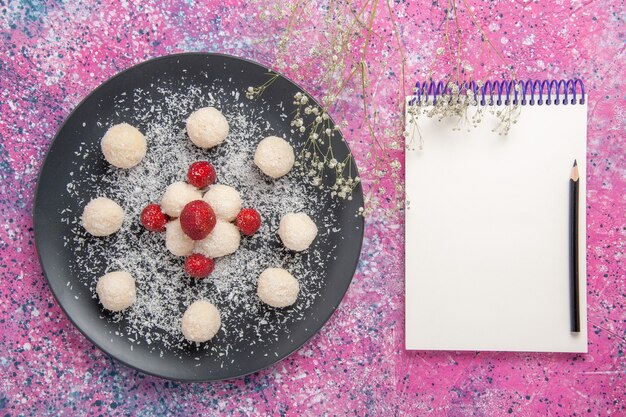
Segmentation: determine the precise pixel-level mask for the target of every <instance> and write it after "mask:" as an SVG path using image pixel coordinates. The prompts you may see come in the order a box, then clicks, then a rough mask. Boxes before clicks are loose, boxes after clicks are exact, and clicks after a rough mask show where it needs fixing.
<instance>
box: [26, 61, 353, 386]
mask: <svg viewBox="0 0 626 417" xmlns="http://www.w3.org/2000/svg"><path fill="white" fill-rule="evenodd" d="M192 56H203V57H207V56H216V57H221V58H228V59H234V60H239V61H245V62H247V63H249V64H253V65H256V66H259V67H261V68H264V69H266V70H267V71H271V72H273V73H275V74H277V75H278V76H279V77H282V78H284V79H285V80H287V81H288V82H290V83H292V84H293V85H294V86H296V87H297V88H298V89H299V90H301V91H302V92H304V93H306V94H307V95H308V96H309V98H310V99H311V100H312V101H313V102H314V103H315V104H317V105H318V106H320V104H319V102H318V101H317V100H316V99H315V97H313V96H311V94H309V93H308V92H307V90H306V89H304V88H303V87H302V86H301V85H300V84H299V83H297V82H295V81H293V80H292V79H291V78H289V77H287V76H285V75H284V74H282V73H280V72H278V71H275V70H274V69H271V68H269V67H267V66H266V65H264V64H261V63H259V62H256V61H253V60H251V59H247V58H242V57H239V56H235V55H230V54H225V53H220V52H200V51H196V52H181V53H174V54H167V55H161V56H158V57H154V58H150V59H147V60H144V61H142V62H139V63H137V64H134V65H131V66H129V67H128V68H125V69H124V70H122V71H120V72H118V73H116V74H114V75H112V76H110V77H109V78H107V79H106V80H104V81H102V82H101V83H100V84H99V85H98V86H97V87H95V88H94V89H92V90H90V91H89V93H88V94H87V95H86V96H85V97H83V98H82V100H80V102H79V103H78V104H76V105H75V106H74V108H73V109H72V110H71V111H70V112H69V113H68V115H67V116H65V118H64V120H63V123H61V125H60V126H59V127H58V128H57V130H56V133H55V134H54V137H53V138H52V140H50V142H49V144H48V149H47V150H46V152H45V154H44V157H43V158H42V159H41V161H42V162H41V166H40V168H39V172H38V173H37V182H36V186H35V194H34V199H33V206H32V213H31V215H32V218H33V235H34V241H35V251H36V252H37V259H38V261H39V265H40V267H41V270H42V273H43V275H44V277H45V279H46V282H47V284H48V288H49V289H50V291H51V292H52V295H53V296H54V299H55V301H56V304H57V305H58V306H59V307H60V308H61V311H62V312H63V314H64V315H65V317H67V319H68V320H69V321H70V323H72V326H73V327H74V328H75V329H77V330H78V331H79V332H80V333H81V334H82V335H83V336H84V337H85V339H87V341H89V342H90V343H91V344H92V345H94V346H95V347H97V348H98V349H99V350H100V351H101V352H103V353H105V354H106V355H107V356H108V357H109V358H111V359H113V360H115V361H117V362H120V363H122V364H124V365H125V366H127V367H129V368H131V369H133V370H135V371H138V372H141V373H143V374H146V375H150V376H153V377H157V378H159V379H163V380H169V381H177V382H192V383H200V382H218V381H229V380H233V379H239V378H242V377H245V376H247V375H251V374H254V373H257V372H261V371H263V370H265V369H268V368H270V367H272V366H274V365H276V364H277V363H279V362H281V361H283V360H285V359H287V358H288V357H290V356H291V355H293V354H294V353H296V352H297V351H299V350H300V349H301V348H302V347H303V346H304V345H305V344H306V343H307V342H309V341H310V340H311V339H313V337H315V336H316V335H317V334H319V332H320V331H321V330H322V328H323V327H324V325H325V324H326V323H327V322H328V321H329V320H330V318H331V317H332V316H333V315H334V314H335V311H337V308H338V307H339V306H340V305H341V303H342V302H343V299H344V298H345V296H346V293H347V292H348V290H349V288H350V285H351V284H352V281H353V279H354V276H355V275H356V271H357V268H358V265H359V262H360V260H361V256H362V254H363V252H362V251H363V239H364V236H365V218H364V216H360V222H359V229H358V230H359V233H360V237H359V239H358V241H359V247H358V253H359V256H358V257H357V258H356V262H355V264H354V266H353V268H351V269H353V272H352V275H351V276H350V278H349V280H348V283H347V286H346V290H345V291H344V293H343V295H342V297H341V299H340V300H339V303H338V304H337V305H335V306H333V308H332V309H330V311H329V313H328V315H327V316H326V317H323V320H320V321H319V325H318V326H317V328H316V329H315V331H313V332H312V333H311V335H310V336H309V337H307V338H306V339H304V340H303V341H302V342H301V343H297V344H294V347H293V349H292V350H291V352H289V353H288V354H287V355H285V356H283V357H280V358H276V359H275V360H272V361H271V362H270V363H268V364H266V365H265V366H263V367H261V368H258V369H256V370H253V371H244V372H241V373H237V374H236V375H233V376H230V377H227V378H206V377H198V378H194V377H190V378H175V377H171V376H167V375H163V374H159V373H156V372H154V371H147V370H145V369H141V368H139V367H137V366H135V365H133V364H132V363H129V362H128V361H126V360H123V359H121V358H119V357H117V356H116V355H114V354H113V353H111V352H110V351H109V350H108V349H106V348H105V347H103V346H102V345H101V344H99V343H97V342H96V341H95V340H93V339H92V338H91V337H90V336H89V334H87V332H86V331H85V330H83V329H82V328H81V326H78V325H77V324H76V322H75V321H74V319H73V317H72V316H71V315H70V314H69V313H68V312H67V310H66V309H65V306H64V305H63V303H61V301H60V291H59V293H58V294H57V290H56V289H55V285H54V284H53V282H52V280H51V279H50V277H49V276H48V273H47V272H46V270H45V268H44V264H43V260H42V257H41V252H40V246H41V245H40V241H41V239H43V237H42V236H39V234H38V233H37V230H38V227H37V225H38V223H40V221H38V216H37V215H36V208H37V207H38V206H39V205H40V204H41V203H40V198H41V197H40V184H41V178H42V173H43V168H44V166H45V164H46V161H47V160H48V157H49V155H50V151H51V150H52V147H53V146H54V143H55V142H56V141H57V140H58V139H59V135H60V133H61V131H62V130H63V128H64V127H65V125H66V124H67V123H68V121H69V120H70V119H71V118H72V116H74V114H75V113H76V112H77V110H78V109H79V108H81V107H82V106H83V105H84V104H85V102H86V101H87V100H88V99H89V98H91V97H92V96H93V95H95V94H96V93H97V92H98V91H100V90H101V89H102V88H104V87H105V86H106V85H108V84H109V83H110V82H111V81H113V80H115V79H117V78H120V77H123V76H124V75H126V73H128V72H130V71H131V70H135V69H137V68H140V67H142V66H145V65H149V64H152V63H154V62H157V61H161V60H167V59H176V58H179V57H192ZM320 107H321V106H320ZM329 117H330V119H331V121H332V122H333V124H335V125H336V126H338V125H337V124H336V123H335V121H334V120H333V117H332V116H331V115H329ZM340 132H341V128H340ZM341 136H342V137H343V138H344V141H345V143H346V147H347V148H348V151H349V152H350V153H351V154H352V149H351V148H350V146H349V144H348V141H347V140H345V136H344V135H343V133H341ZM353 163H354V168H355V170H356V175H359V169H358V166H357V163H356V160H355V159H354V158H353ZM355 189H358V190H359V195H360V197H361V200H364V196H363V190H362V184H361V183H359V184H358V186H357V187H356V188H355Z"/></svg>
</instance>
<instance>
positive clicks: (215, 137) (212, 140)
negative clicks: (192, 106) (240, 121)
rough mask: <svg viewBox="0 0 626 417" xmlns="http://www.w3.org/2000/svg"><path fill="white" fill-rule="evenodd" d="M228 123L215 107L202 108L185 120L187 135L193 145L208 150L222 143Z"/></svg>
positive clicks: (226, 133)
mask: <svg viewBox="0 0 626 417" xmlns="http://www.w3.org/2000/svg"><path fill="white" fill-rule="evenodd" d="M228 130H229V128H228V121H227V120H226V118H225V117H224V115H223V114H222V112H221V111H219V110H218V109H216V108H215V107H203V108H201V109H198V110H196V111H195V112H193V113H191V115H190V116H189V117H188V118H187V134H188V135H189V139H191V141H192V142H193V143H194V145H196V146H198V147H200V148H204V149H208V148H212V147H214V146H217V145H219V144H220V143H222V142H224V140H225V139H226V136H228Z"/></svg>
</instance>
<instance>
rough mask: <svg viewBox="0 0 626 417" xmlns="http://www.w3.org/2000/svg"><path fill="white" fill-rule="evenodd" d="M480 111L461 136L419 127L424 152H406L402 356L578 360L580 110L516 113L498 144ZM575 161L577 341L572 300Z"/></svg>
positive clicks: (440, 125) (446, 125) (438, 127)
mask: <svg viewBox="0 0 626 417" xmlns="http://www.w3.org/2000/svg"><path fill="white" fill-rule="evenodd" d="M483 110H484V112H485V115H484V116H483V119H484V120H483V122H482V123H481V124H480V125H479V126H478V127H470V130H469V132H468V130H467V126H465V127H464V128H463V127H462V128H461V131H455V130H453V127H455V126H458V124H457V122H456V120H444V121H442V122H439V121H437V118H428V117H425V116H420V118H419V119H418V121H417V123H418V126H419V129H420V132H421V135H422V138H423V149H422V150H418V149H416V150H407V152H406V194H407V200H408V201H409V208H408V209H407V212H406V348H407V349H419V350H497V351H537V352H586V351H587V326H586V323H587V316H586V297H585V294H586V285H585V282H586V268H585V259H586V257H585V247H586V243H585V242H586V239H585V237H586V235H585V231H586V226H585V225H586V222H585V194H586V187H585V176H586V121H587V106H586V104H575V105H550V106H546V105H542V106H537V105H535V106H528V105H527V106H522V108H521V113H520V115H519V118H518V121H517V123H516V124H515V125H513V127H512V128H511V130H510V131H509V133H508V135H507V136H500V135H498V133H495V132H493V131H492V129H494V127H496V126H497V124H498V122H497V119H496V118H495V117H494V116H490V115H489V108H487V107H485V108H483ZM407 119H408V118H407ZM407 130H408V132H410V133H413V134H414V135H416V134H417V133H416V129H413V126H412V125H411V124H410V123H409V126H407ZM413 140H415V141H418V139H417V137H414V138H413ZM575 159H576V160H577V161H578V167H579V172H580V178H581V180H580V216H579V259H580V288H579V291H580V311H581V332H580V333H578V334H576V333H571V332H570V296H569V291H570V288H569V287H570V286H569V270H570V260H569V244H570V242H569V178H570V172H571V168H572V164H573V162H574V160H575Z"/></svg>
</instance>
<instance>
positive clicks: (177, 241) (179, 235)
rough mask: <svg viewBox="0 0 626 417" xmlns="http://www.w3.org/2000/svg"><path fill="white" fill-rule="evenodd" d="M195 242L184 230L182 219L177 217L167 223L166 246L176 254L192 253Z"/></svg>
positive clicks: (185, 254)
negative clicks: (181, 224)
mask: <svg viewBox="0 0 626 417" xmlns="http://www.w3.org/2000/svg"><path fill="white" fill-rule="evenodd" d="M194 244H195V242H194V241H193V240H192V239H191V238H190V237H189V236H187V235H186V234H185V232H183V228H182V227H181V226H180V220H179V219H175V220H172V221H171V222H169V223H167V225H165V247H166V248H167V250H169V251H170V252H171V253H172V255H174V256H187V255H191V251H193V246H194Z"/></svg>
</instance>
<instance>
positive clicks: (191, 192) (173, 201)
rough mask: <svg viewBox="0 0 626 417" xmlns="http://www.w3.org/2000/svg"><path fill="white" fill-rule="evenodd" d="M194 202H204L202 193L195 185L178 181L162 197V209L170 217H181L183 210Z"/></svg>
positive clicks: (169, 186) (168, 187)
mask: <svg viewBox="0 0 626 417" xmlns="http://www.w3.org/2000/svg"><path fill="white" fill-rule="evenodd" d="M194 200H202V193H201V192H200V190H198V189H197V188H196V187H194V186H193V185H190V184H187V183H186V182H182V181H178V182H175V183H173V184H170V185H168V186H167V188H166V189H165V193H163V197H161V208H162V209H163V211H164V212H165V214H167V215H168V216H170V217H178V216H180V212H181V211H182V210H183V208H184V207H185V206H186V205H187V203H190V202H192V201H194Z"/></svg>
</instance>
